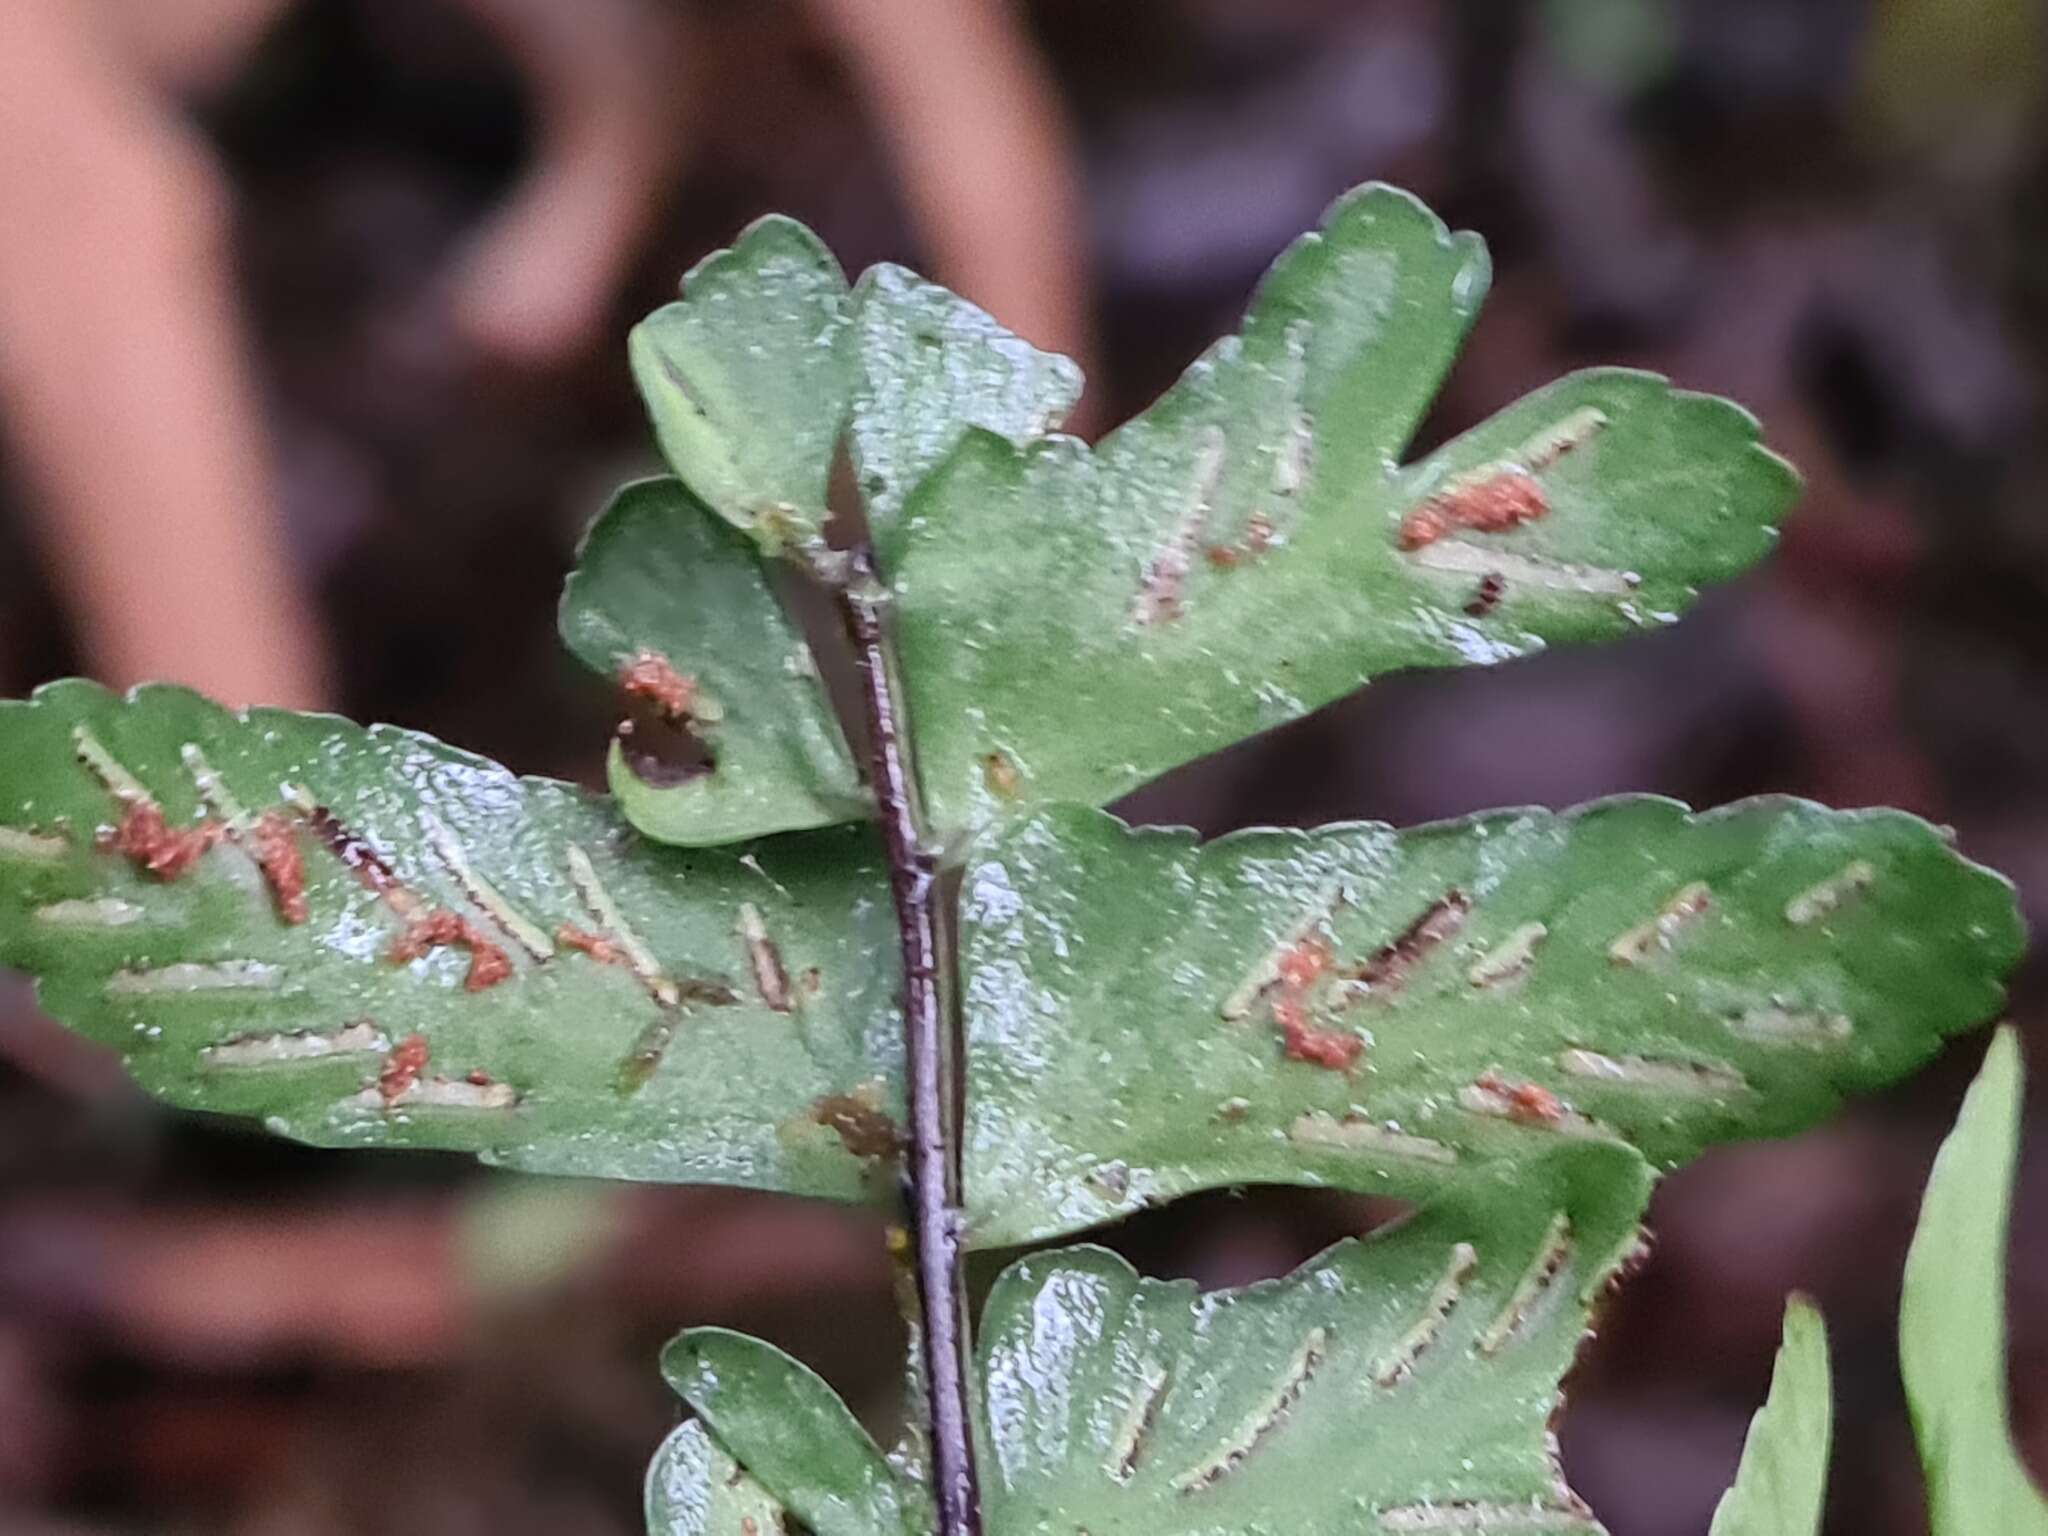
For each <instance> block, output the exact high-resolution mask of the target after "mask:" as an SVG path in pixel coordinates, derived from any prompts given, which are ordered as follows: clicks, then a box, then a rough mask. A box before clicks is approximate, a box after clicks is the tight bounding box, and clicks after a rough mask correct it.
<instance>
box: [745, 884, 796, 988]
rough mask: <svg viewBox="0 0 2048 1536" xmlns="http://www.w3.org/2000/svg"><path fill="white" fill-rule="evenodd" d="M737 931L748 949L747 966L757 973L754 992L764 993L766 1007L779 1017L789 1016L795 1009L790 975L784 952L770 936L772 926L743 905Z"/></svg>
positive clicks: (753, 908)
mask: <svg viewBox="0 0 2048 1536" xmlns="http://www.w3.org/2000/svg"><path fill="white" fill-rule="evenodd" d="M733 929H734V931H735V932H736V933H738V935H739V937H740V941H741V942H742V943H743V944H745V945H746V950H747V964H748V966H749V968H750V969H751V970H752V971H753V973H754V990H755V991H756V992H758V993H760V995H761V1001H762V1003H763V1004H765V1005H766V1006H767V1007H769V1008H771V1009H773V1010H774V1011H775V1012H777V1013H788V1012H789V1011H790V1006H791V1000H790V990H789V972H788V970H787V969H786V968H785V967H784V966H783V963H782V951H781V950H779V949H777V948H776V947H775V941H774V940H773V939H771V938H770V937H769V936H768V925H767V924H766V923H765V922H763V921H762V919H761V909H760V908H759V907H757V906H755V905H754V904H753V903H752V902H751V901H743V902H741V903H740V910H739V916H738V918H737V919H736V920H735V922H734V924H733Z"/></svg>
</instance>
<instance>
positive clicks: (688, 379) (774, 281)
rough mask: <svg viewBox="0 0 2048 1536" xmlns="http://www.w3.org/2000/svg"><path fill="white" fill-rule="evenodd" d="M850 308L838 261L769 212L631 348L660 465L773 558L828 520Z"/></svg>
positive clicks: (690, 279)
mask: <svg viewBox="0 0 2048 1536" xmlns="http://www.w3.org/2000/svg"><path fill="white" fill-rule="evenodd" d="M846 311H847V287H846V275H845V274H844V273H843V272H841V271H840V270H839V263H838V262H837V261H835V260H834V259H833V257H832V253H831V252H830V251H828V250H826V249H825V246H824V243H823V242H822V241H820V240H819V239H818V237H817V236H816V235H814V234H812V233H811V232H810V231H809V230H808V229H806V228H804V226H803V225H801V224H799V223H797V222H796V221H795V220H794V219H786V218H782V217H780V216H772V217H769V218H765V219H759V220H757V221H755V222H754V223H752V224H750V225H748V226H747V228H746V229H745V230H743V231H742V232H741V234H740V237H739V239H738V240H736V241H735V242H733V245H732V247H731V249H729V250H722V251H714V252H712V253H711V255H709V256H707V257H705V258H704V260H702V261H701V262H699V263H698V264H697V265H696V266H695V267H693V268H691V269H690V271H689V272H688V273H687V274H686V275H685V276H684V278H683V291H682V297H681V298H680V299H678V300H677V301H675V302H674V303H672V304H665V305H663V306H662V307H661V308H660V309H657V310H656V311H655V312H654V313H653V314H651V315H649V316H648V317H647V318H646V319H645V320H643V321H641V322H640V324H638V325H637V326H635V327H634V328H633V333H632V335H631V337H630V338H629V339H628V342H627V355H628V357H629V358H630V360H631V362H632V365H633V380H634V382H635V383H636V384H638V385H639V387H640V394H641V398H642V399H644V400H645V401H646V402H647V412H648V415H649V417H650V418H651V419H652V420H653V423H654V436H655V440H656V441H657V442H658V443H659V444H660V445H661V452H662V457H664V458H665V459H667V460H668V463H669V467H670V468H672V469H673V470H674V471H675V472H676V474H677V475H678V476H679V477H680V478H681V480H682V482H683V483H684V484H685V485H687V486H688V487H689V488H690V489H691V490H692V491H694V492H695V493H696V494H697V495H698V497H700V498H701V499H702V500H703V502H704V503H705V505H706V506H709V507H710V508H711V509H712V510H713V511H715V512H717V513H718V515H719V516H720V517H723V518H725V519H726V520H727V521H729V522H730V523H732V525H733V526H734V527H736V528H739V529H741V530H743V531H745V532H746V533H748V534H751V535H752V536H753V537H754V538H755V539H756V540H757V541H758V542H759V543H760V545H761V546H762V548H764V549H765V550H767V551H769V552H770V553H773V552H774V551H776V550H778V549H780V548H782V547H783V546H784V545H785V544H787V543H788V542H790V541H791V540H795V539H802V538H806V537H811V536H815V535H816V534H817V533H818V531H819V529H820V528H821V527H822V526H823V523H824V517H825V482H826V479H827V477H828V476H829V475H830V473H831V469H832V454H833V450H834V449H835V447H836V446H837V444H838V442H839V434H840V431H841V429H842V428H843V427H844V425H845V419H846V402H847V401H848V400H849V399H850V398H851V396H852V393H853V386H854V379H855V377H856V372H855V370H856V361H855V358H854V355H853V350H852V348H851V347H850V346H848V345H847V344H846V343H847V341H848V330H847V318H848V317H847V313H846Z"/></svg>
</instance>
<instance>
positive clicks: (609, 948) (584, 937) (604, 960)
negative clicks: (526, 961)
mask: <svg viewBox="0 0 2048 1536" xmlns="http://www.w3.org/2000/svg"><path fill="white" fill-rule="evenodd" d="M555 942H556V943H558V944H560V945H562V946H563V947H564V948H565V949H580V950H582V951H583V953H584V954H586V955H588V956H590V958H591V959H593V960H595V961H596V962H597V963H598V964H599V965H625V964H627V963H628V962H627V959H626V952H625V951H624V950H622V949H620V948H619V946H618V945H616V944H614V943H613V942H612V941H611V940H610V939H607V938H605V937H604V936H603V935H602V934H596V933H592V932H591V931H590V930H589V929H588V928H578V927H577V926H576V925H575V924H574V923H564V924H562V926H561V927H559V928H557V929H556V930H555Z"/></svg>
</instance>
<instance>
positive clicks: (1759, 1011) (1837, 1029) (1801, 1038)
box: [1728, 1004, 1856, 1046]
mask: <svg viewBox="0 0 2048 1536" xmlns="http://www.w3.org/2000/svg"><path fill="white" fill-rule="evenodd" d="M1728 1028H1729V1029H1730V1031H1732V1032H1733V1033H1735V1034H1737V1035H1739V1036H1741V1037H1742V1038H1743V1039H1745V1040H1753V1041H1755V1042H1757V1043H1758V1044H1760V1045H1802V1046H1827V1045H1837V1044H1839V1043H1840V1042H1842V1041H1844V1040H1846V1039H1848V1038H1849V1037H1850V1036H1851V1035H1853V1034H1854V1033H1855V1032H1856V1026H1855V1023H1854V1021H1852V1020H1851V1019H1850V1017H1849V1016H1848V1015H1847V1014H1846V1013H1835V1012H1833V1011H1831V1010H1828V1009H1823V1008H1810V1009H1801V1008H1786V1007H1781V1006H1779V1005H1777V1004H1773V1005H1771V1006H1770V1007H1768V1008H1750V1009H1747V1010H1745V1011H1744V1012H1742V1013H1739V1014H1736V1015H1735V1016H1734V1017H1732V1018H1730V1019H1729V1020H1728Z"/></svg>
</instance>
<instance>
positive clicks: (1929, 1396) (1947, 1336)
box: [1899, 1028, 2048, 1536]
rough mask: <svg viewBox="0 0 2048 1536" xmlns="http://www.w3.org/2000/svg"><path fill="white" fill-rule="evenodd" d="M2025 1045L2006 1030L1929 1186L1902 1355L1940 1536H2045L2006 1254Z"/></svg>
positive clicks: (1909, 1272)
mask: <svg viewBox="0 0 2048 1536" xmlns="http://www.w3.org/2000/svg"><path fill="white" fill-rule="evenodd" d="M2020 1087H2021V1070H2020V1051H2019V1040H2018V1038H2017V1036H2015V1035H2014V1033H2013V1032H2012V1030H2011V1029H2010V1028H2006V1029H2001V1030H2000V1031H1999V1032H1998V1034H1997V1035H1996V1037H1994V1039H1993V1040H1992V1042H1991V1049H1990V1051H1989V1052H1988V1053H1987V1054H1986V1055H1985V1058H1984V1066H1983V1068H1982V1070H1980V1071H1979V1072H1978V1074H1977V1080H1976V1082H1974V1083H1973V1084H1972V1085H1971V1087H1970V1092H1969V1095H1968V1097H1966V1098H1965V1099H1964V1100H1963V1110H1962V1114H1961V1116H1960V1117H1959V1118H1958V1119H1957V1120H1956V1126H1955V1129H1954V1130H1953V1131H1952V1132H1950V1133H1949V1137H1948V1139H1947V1140H1946V1141H1945V1142H1943V1143H1942V1147H1941V1153H1940V1155H1939V1156H1938V1157H1936V1158H1935V1160H1934V1172H1933V1173H1932V1174H1931V1175H1930V1176H1929V1177H1928V1180H1927V1194H1926V1198H1925V1200H1924V1201H1923V1202H1922V1204H1921V1207H1920V1225H1919V1227H1918V1229H1917V1230H1916V1231H1915V1232H1914V1234H1913V1247H1912V1251H1911V1252H1910V1253H1909V1254H1908V1255H1907V1256H1906V1281H1905V1289H1904V1291H1903V1293H1902V1294H1901V1296H1900V1301H1899V1355H1900V1363H1901V1366H1902V1368H1903V1370H1904V1374H1905V1381H1906V1402H1907V1405H1908V1406H1909V1407H1910V1408H1911V1409H1912V1412H1913V1428H1914V1432H1915V1434H1916V1435H1917V1437H1918V1439H1919V1442H1920V1463H1921V1466H1922V1467H1923V1468H1924V1469H1925V1471H1926V1474H1927V1505H1928V1523H1929V1527H1930V1529H1931V1530H1932V1531H1933V1533H1934V1536H1981V1533H1987V1532H1991V1531H1996V1532H1998V1533H2000V1536H2043V1533H2048V1498H2044V1497H2043V1496H2042V1494H2041V1491H2040V1490H2039V1489H2038V1488H2036V1487H2035V1486H2034V1483H2033V1481H2032V1479H2031V1478H2029V1477H2028V1475H2027V1469H2026V1467H2025V1466H2023V1465H2022V1464H2021V1462H2020V1459H2019V1455H2018V1453H2017V1452H2016V1451H2015V1450H2014V1449H2013V1443H2012V1426H2011V1423H2010V1420H2009V1416H2008V1412H2007V1408H2006V1389H2005V1248H2006V1226H2007V1223H2008V1221H2009V1220H2010V1217H2011V1211H2012V1184H2013V1169H2014V1165H2015V1164H2016V1163H2017V1161H2018V1159H2019V1135H2020V1129H2019V1128H2020Z"/></svg>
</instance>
